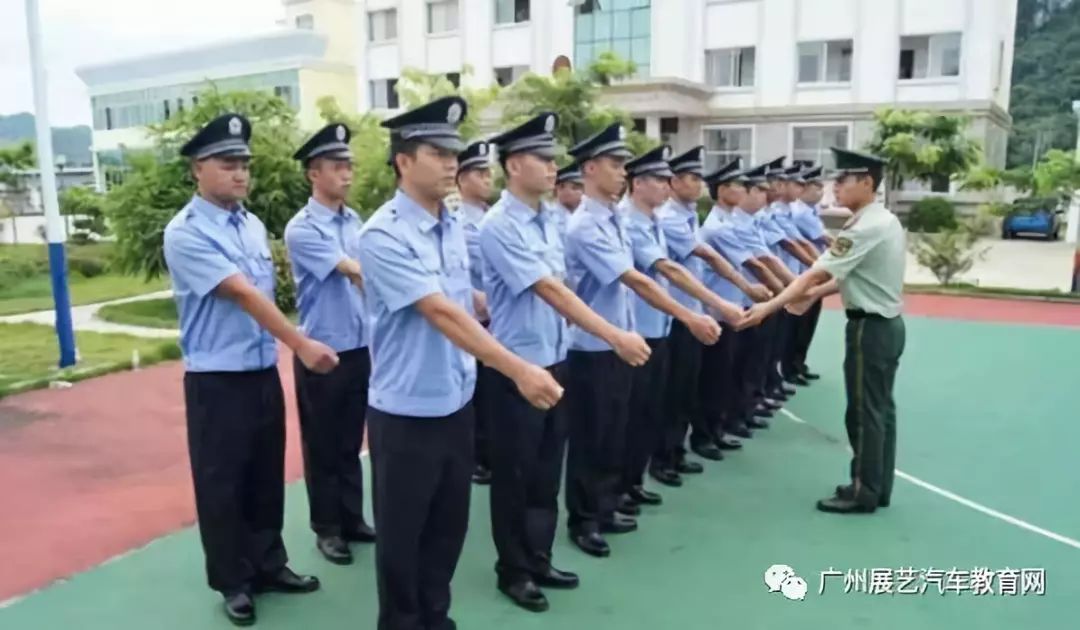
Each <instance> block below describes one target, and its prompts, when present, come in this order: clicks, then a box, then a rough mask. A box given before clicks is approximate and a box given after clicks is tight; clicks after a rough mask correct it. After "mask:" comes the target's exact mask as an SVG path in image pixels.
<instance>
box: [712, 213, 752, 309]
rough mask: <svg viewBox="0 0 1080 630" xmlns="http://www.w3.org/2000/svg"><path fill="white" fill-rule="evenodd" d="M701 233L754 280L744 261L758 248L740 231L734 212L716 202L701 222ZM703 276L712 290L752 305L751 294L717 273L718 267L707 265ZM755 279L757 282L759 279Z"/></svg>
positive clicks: (744, 274)
mask: <svg viewBox="0 0 1080 630" xmlns="http://www.w3.org/2000/svg"><path fill="white" fill-rule="evenodd" d="M748 218H749V217H748ZM700 237H701V240H702V241H704V242H706V243H708V244H709V245H711V246H712V247H713V249H715V250H716V251H718V252H719V253H720V255H721V256H723V257H724V258H726V259H727V261H728V262H730V263H731V264H732V266H734V267H735V268H736V269H738V270H739V271H740V273H742V274H743V276H744V277H746V278H747V280H748V281H751V279H750V277H749V274H750V272H749V270H748V269H746V267H744V266H743V263H745V262H746V261H747V260H750V259H751V258H753V257H754V256H755V252H754V249H753V246H752V245H751V244H749V243H748V242H747V240H746V239H745V238H743V237H741V236H740V235H739V233H738V224H737V222H736V219H735V217H734V214H733V213H729V212H728V211H726V210H724V209H723V208H720V207H717V206H713V209H712V210H711V211H709V215H708V216H707V217H705V223H704V224H703V225H702V226H701V232H700ZM703 280H704V282H705V286H706V287H708V288H709V290H710V291H712V292H713V293H715V294H717V295H719V296H720V297H722V298H724V299H725V300H727V301H728V302H731V303H732V304H740V305H742V306H749V305H750V303H751V300H750V298H749V297H747V296H746V295H745V294H744V293H743V292H742V291H740V290H739V288H738V287H737V286H735V285H734V284H733V283H732V282H731V281H730V280H728V279H726V278H723V277H721V276H720V274H718V273H716V271H715V270H713V269H706V270H705V276H704V278H703ZM752 281H753V282H757V280H756V279H754V280H752Z"/></svg>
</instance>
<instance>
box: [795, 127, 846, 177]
mask: <svg viewBox="0 0 1080 630" xmlns="http://www.w3.org/2000/svg"><path fill="white" fill-rule="evenodd" d="M849 142H850V129H849V128H848V126H847V125H814V126H804V127H800V126H798V125H794V126H792V128H791V159H792V161H795V160H806V161H808V162H813V163H814V164H819V165H822V166H824V167H825V168H827V169H832V168H835V167H836V162H835V160H834V158H833V154H832V151H831V149H832V147H839V148H841V149H846V148H848V147H849Z"/></svg>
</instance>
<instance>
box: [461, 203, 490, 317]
mask: <svg viewBox="0 0 1080 630" xmlns="http://www.w3.org/2000/svg"><path fill="white" fill-rule="evenodd" d="M458 212H460V213H461V220H462V224H463V227H464V228H465V246H466V247H467V248H468V250H469V280H470V281H471V282H472V286H473V288H474V289H476V290H477V291H483V290H484V282H483V279H482V278H481V269H483V266H482V265H481V263H480V222H481V221H483V220H484V209H483V208H481V207H479V206H474V205H473V204H471V203H467V202H462V204H461V206H460V207H459V208H458ZM470 303H471V302H470ZM469 312H472V307H469Z"/></svg>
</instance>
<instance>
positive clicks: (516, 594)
mask: <svg viewBox="0 0 1080 630" xmlns="http://www.w3.org/2000/svg"><path fill="white" fill-rule="evenodd" d="M499 590H500V591H501V592H502V594H503V595H506V596H507V597H509V598H510V600H511V601H513V602H514V603H515V604H517V605H518V606H520V607H522V608H524V609H525V610H528V611H532V612H544V611H545V610H547V609H548V600H547V598H546V597H544V593H543V592H542V591H541V590H540V587H539V586H537V585H536V583H535V582H533V581H532V580H521V581H519V582H512V583H510V584H499Z"/></svg>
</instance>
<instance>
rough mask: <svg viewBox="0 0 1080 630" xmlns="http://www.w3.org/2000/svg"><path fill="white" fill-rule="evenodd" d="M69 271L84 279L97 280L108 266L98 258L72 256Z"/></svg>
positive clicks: (69, 259)
mask: <svg viewBox="0 0 1080 630" xmlns="http://www.w3.org/2000/svg"><path fill="white" fill-rule="evenodd" d="M68 269H69V270H70V271H73V272H75V273H77V274H79V275H80V276H82V277H84V278H96V277H97V276H100V275H102V274H104V273H105V271H106V270H107V266H106V264H105V262H104V261H102V260H100V259H97V258H91V257H83V256H72V257H70V258H68Z"/></svg>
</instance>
